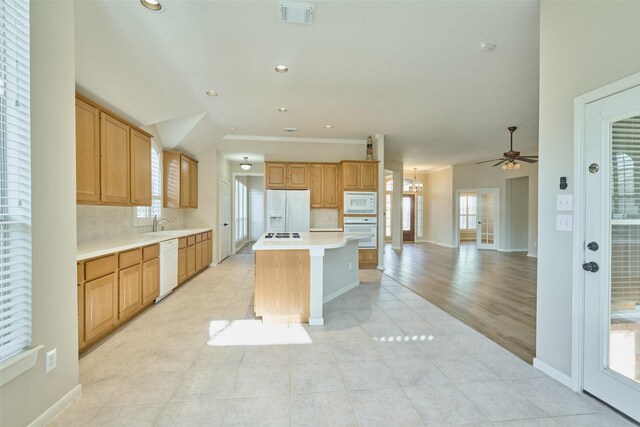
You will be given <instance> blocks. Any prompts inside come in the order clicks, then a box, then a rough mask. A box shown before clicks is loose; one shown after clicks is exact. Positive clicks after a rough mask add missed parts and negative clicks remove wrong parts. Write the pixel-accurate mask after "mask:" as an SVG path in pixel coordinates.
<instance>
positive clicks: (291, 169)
mask: <svg viewBox="0 0 640 427" xmlns="http://www.w3.org/2000/svg"><path fill="white" fill-rule="evenodd" d="M287 174H288V176H287V180H288V182H287V188H295V189H304V190H306V189H307V188H309V165H308V164H307V163H289V164H287Z"/></svg>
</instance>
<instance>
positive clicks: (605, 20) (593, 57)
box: [536, 1, 640, 375]
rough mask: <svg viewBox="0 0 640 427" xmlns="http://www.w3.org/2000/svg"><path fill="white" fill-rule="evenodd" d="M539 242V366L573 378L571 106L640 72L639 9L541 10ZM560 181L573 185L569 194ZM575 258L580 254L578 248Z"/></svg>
mask: <svg viewBox="0 0 640 427" xmlns="http://www.w3.org/2000/svg"><path fill="white" fill-rule="evenodd" d="M540 7H541V15H540V19H541V21H540V133H539V138H540V222H539V228H540V236H539V243H540V245H539V247H540V250H539V256H538V313H537V344H536V358H537V359H538V360H540V361H542V362H544V363H546V364H547V365H549V366H550V367H552V368H554V369H556V370H558V371H560V372H561V373H564V374H566V375H570V374H571V327H572V325H571V313H572V305H571V282H572V273H571V270H572V268H573V266H572V255H573V250H574V248H573V247H572V235H571V233H566V232H557V231H555V213H556V208H555V203H556V195H557V194H561V193H563V194H571V193H572V192H573V191H574V190H573V183H572V182H571V177H572V176H573V164H572V161H573V100H574V98H575V97H576V96H578V95H581V94H584V93H586V92H589V91H591V90H593V89H596V88H599V87H602V86H604V85H606V84H608V83H611V82H614V81H616V80H619V79H621V78H623V77H626V76H628V75H630V74H633V73H636V72H638V71H640V55H638V54H637V52H638V40H640V25H638V17H640V2H608V1H592V2H591V1H590V2H562V1H543V2H541V5H540ZM561 176H566V177H568V179H569V187H568V189H567V190H565V191H561V190H560V189H559V188H558V181H559V178H560V177H561ZM575 250H580V249H579V248H575Z"/></svg>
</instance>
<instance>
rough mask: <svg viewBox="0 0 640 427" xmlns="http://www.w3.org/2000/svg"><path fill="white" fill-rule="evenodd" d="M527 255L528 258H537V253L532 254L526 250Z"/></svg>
mask: <svg viewBox="0 0 640 427" xmlns="http://www.w3.org/2000/svg"><path fill="white" fill-rule="evenodd" d="M527 256H528V257H530V258H538V254H532V253H531V252H527Z"/></svg>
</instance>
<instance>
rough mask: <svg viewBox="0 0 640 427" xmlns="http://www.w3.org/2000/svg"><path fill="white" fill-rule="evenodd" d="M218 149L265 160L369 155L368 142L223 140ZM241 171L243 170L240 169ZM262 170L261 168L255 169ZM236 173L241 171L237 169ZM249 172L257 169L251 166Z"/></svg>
mask: <svg viewBox="0 0 640 427" xmlns="http://www.w3.org/2000/svg"><path fill="white" fill-rule="evenodd" d="M218 148H219V150H220V152H221V153H223V154H225V153H247V154H244V155H245V156H249V162H251V163H253V164H254V167H256V166H257V162H252V160H251V154H250V153H257V152H259V154H258V155H260V156H263V157H264V160H266V161H282V162H339V161H340V160H364V159H365V156H366V154H367V144H366V143H365V142H363V143H362V144H326V143H315V142H314V143H309V142H291V141H226V140H223V141H220V142H219V143H218ZM240 161H241V160H237V161H236V160H234V161H233V162H232V163H233V164H234V166H232V168H235V167H238V169H239V166H237V165H238V164H239V163H240ZM240 171H241V170H240ZM258 171H260V170H259V167H257V168H256V172H258ZM234 172H239V171H236V170H234ZM250 172H254V170H253V168H251V171H250ZM260 172H261V171H260Z"/></svg>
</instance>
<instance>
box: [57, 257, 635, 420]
mask: <svg viewBox="0 0 640 427" xmlns="http://www.w3.org/2000/svg"><path fill="white" fill-rule="evenodd" d="M253 276H254V274H253V256H251V255H236V256H232V257H231V258H229V259H228V260H226V261H224V262H223V263H222V264H220V265H219V266H217V267H216V268H214V269H209V270H207V271H205V272H203V273H202V274H201V275H199V276H198V277H196V278H194V279H193V280H192V281H191V282H190V283H188V284H187V285H185V286H184V287H183V288H181V289H178V290H177V291H176V292H175V293H174V294H173V295H171V296H170V297H169V298H167V299H166V300H164V301H163V302H161V303H160V304H158V305H156V306H154V307H153V308H151V309H149V310H147V311H146V312H145V313H143V314H142V315H141V316H139V317H138V318H136V319H135V320H134V321H132V322H131V323H129V324H128V325H127V326H126V327H124V328H123V329H121V330H120V331H118V332H117V333H115V334H113V335H112V336H111V337H110V338H108V339H107V340H105V341H104V342H103V343H102V344H100V345H99V346H98V347H96V348H95V349H94V350H92V351H91V352H90V353H88V354H86V355H84V356H83V357H82V358H81V359H80V382H81V383H82V387H83V391H82V397H81V398H80V399H79V400H77V401H76V402H75V403H73V404H72V405H71V406H70V407H69V408H67V409H66V410H65V411H64V412H63V413H62V414H60V415H59V416H58V417H57V418H56V419H55V420H54V421H53V422H52V423H51V425H53V426H94V425H96V426H97V425H100V426H102V425H109V426H111V425H113V426H116V425H117V426H121V425H132V426H147V425H148V426H151V425H157V426H216V425H247V426H257V425H272V426H288V425H292V426H358V425H360V426H370V425H371V426H376V425H377V426H422V425H452V424H465V425H477V426H558V425H560V426H623V425H631V424H630V423H628V422H627V421H625V420H624V419H623V418H621V417H619V416H617V415H616V414H615V413H613V412H611V411H610V410H609V409H608V408H607V407H605V406H604V405H602V404H600V403H598V402H597V401H595V400H593V399H591V398H589V397H587V396H583V395H578V394H575V393H573V392H571V391H570V390H569V389H567V388H565V387H564V386H562V385H560V384H558V383H557V382H555V381H554V380H552V379H551V378H549V377H547V376H545V375H544V374H542V373H541V372H540V371H538V370H536V369H535V368H533V367H531V366H529V365H528V364H526V363H525V362H523V361H522V360H520V359H519V358H517V357H515V356H513V355H512V354H510V353H509V352H507V351H506V350H504V349H503V348H501V347H499V346H498V345H496V344H494V343H493V342H492V341H490V340H489V339H487V338H485V337H483V336H482V335H480V334H478V333H477V332H475V331H473V330H472V329H470V328H468V327H467V326H465V325H464V324H462V323H461V322H459V321H458V320H456V319H455V318H453V317H451V316H449V315H448V314H446V313H445V312H443V311H441V310H439V309H438V308H436V307H435V306H433V305H432V304H430V303H428V302H427V301H425V300H424V299H422V298H421V297H419V296H417V295H415V294H413V293H412V292H411V291H409V290H408V289H407V288H405V287H403V286H401V285H400V284H399V283H397V282H395V281H394V280H392V279H391V278H389V277H387V276H384V275H382V274H381V273H380V272H378V271H375V270H373V271H361V275H360V276H361V285H360V286H359V287H357V288H355V289H353V290H351V291H350V292H348V293H346V294H345V295H343V296H341V297H339V298H338V299H336V300H334V301H332V302H330V303H328V304H327V305H326V306H325V309H326V310H325V321H326V325H325V326H322V327H310V326H308V325H290V326H286V325H270V326H263V325H261V324H260V322H257V321H254V320H253V310H252V308H253V307H252V305H253V299H252V297H253Z"/></svg>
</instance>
